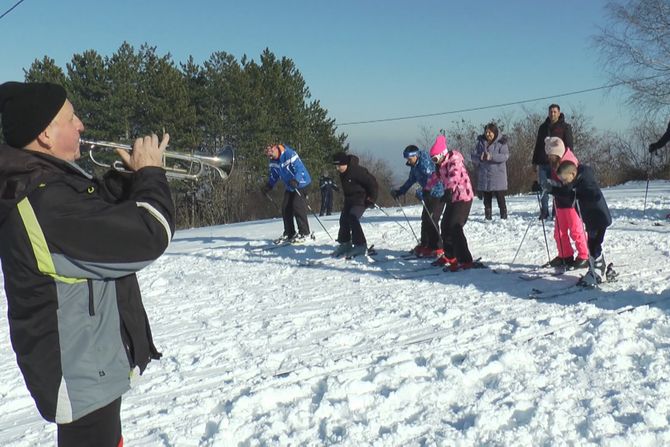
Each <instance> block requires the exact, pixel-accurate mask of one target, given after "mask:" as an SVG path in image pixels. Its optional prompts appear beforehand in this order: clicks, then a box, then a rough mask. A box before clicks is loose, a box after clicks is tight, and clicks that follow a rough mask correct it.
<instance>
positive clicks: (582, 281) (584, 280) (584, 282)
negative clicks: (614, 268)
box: [577, 269, 602, 288]
mask: <svg viewBox="0 0 670 447" xmlns="http://www.w3.org/2000/svg"><path fill="white" fill-rule="evenodd" d="M601 282H602V278H601V277H600V275H598V274H597V273H596V272H595V271H594V270H593V269H589V271H588V272H586V275H584V276H582V277H581V278H579V281H577V285H578V286H582V287H591V288H593V287H598V284H600V283H601Z"/></svg>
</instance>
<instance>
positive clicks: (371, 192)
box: [333, 152, 378, 257]
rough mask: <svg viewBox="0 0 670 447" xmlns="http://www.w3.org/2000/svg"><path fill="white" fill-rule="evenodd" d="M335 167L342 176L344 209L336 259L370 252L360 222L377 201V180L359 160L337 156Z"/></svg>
mask: <svg viewBox="0 0 670 447" xmlns="http://www.w3.org/2000/svg"><path fill="white" fill-rule="evenodd" d="M333 164H334V165H335V166H336V168H337V171H338V172H339V173H340V182H341V184H342V193H343V194H344V206H343V207H342V212H341V213H340V231H339V232H338V235H337V242H338V243H339V244H340V245H339V246H338V247H337V248H336V249H335V251H334V252H333V256H335V257H341V256H357V255H363V254H365V253H366V251H367V247H368V245H367V241H366V240H365V234H363V228H362V227H361V222H360V219H361V217H362V216H363V213H364V212H365V210H366V209H367V208H372V207H374V205H375V202H376V201H377V193H378V187H377V179H376V178H375V177H374V176H373V175H372V174H370V172H369V171H368V170H367V169H365V168H364V167H362V166H360V165H359V164H358V157H356V156H355V155H347V154H346V153H344V152H338V153H336V154H335V155H334V156H333Z"/></svg>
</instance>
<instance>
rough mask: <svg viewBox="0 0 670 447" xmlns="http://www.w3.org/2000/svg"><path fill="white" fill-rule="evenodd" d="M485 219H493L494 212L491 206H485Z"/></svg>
mask: <svg viewBox="0 0 670 447" xmlns="http://www.w3.org/2000/svg"><path fill="white" fill-rule="evenodd" d="M484 219H486V220H491V219H493V213H492V211H491V208H484Z"/></svg>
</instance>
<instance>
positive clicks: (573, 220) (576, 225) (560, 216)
mask: <svg viewBox="0 0 670 447" xmlns="http://www.w3.org/2000/svg"><path fill="white" fill-rule="evenodd" d="M544 148H545V150H546V152H547V158H548V159H549V164H550V165H551V178H552V179H553V180H554V181H557V182H559V184H560V179H559V178H558V175H557V174H556V169H557V168H558V166H559V165H560V164H561V163H562V162H564V161H571V162H573V163H574V164H575V166H578V161H577V157H575V154H574V153H573V152H572V151H571V150H570V148H566V147H565V145H564V144H563V140H561V139H560V138H559V137H547V138H545V140H544ZM574 202H575V201H574V198H573V197H564V196H558V197H555V198H554V209H555V210H556V222H555V225H554V239H555V240H556V245H557V247H558V256H556V257H555V258H554V259H552V260H551V261H549V265H551V266H552V267H559V266H565V267H569V268H574V269H579V268H586V267H587V266H588V261H589V249H588V246H587V243H586V235H585V234H584V224H583V223H582V219H580V218H579V214H577V210H576V209H575V203H574ZM571 238H572V240H573V241H574V242H575V248H576V249H577V257H576V258H573V256H574V251H573V249H572V244H571V241H570V239H571Z"/></svg>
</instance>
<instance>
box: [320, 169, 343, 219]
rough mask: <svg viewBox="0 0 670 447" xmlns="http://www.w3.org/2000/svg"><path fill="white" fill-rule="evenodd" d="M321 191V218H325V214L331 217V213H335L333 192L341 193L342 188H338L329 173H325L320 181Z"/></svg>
mask: <svg viewBox="0 0 670 447" xmlns="http://www.w3.org/2000/svg"><path fill="white" fill-rule="evenodd" d="M319 190H320V191H321V211H319V216H323V215H324V214H325V215H326V216H330V213H331V212H332V211H333V191H339V190H340V188H338V187H337V184H336V183H335V182H334V181H333V179H332V178H331V177H330V176H329V175H328V173H327V172H324V173H323V175H322V176H321V178H320V179H319Z"/></svg>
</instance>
